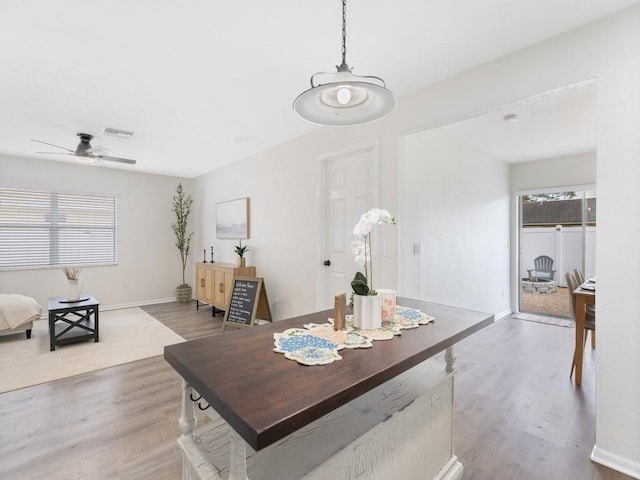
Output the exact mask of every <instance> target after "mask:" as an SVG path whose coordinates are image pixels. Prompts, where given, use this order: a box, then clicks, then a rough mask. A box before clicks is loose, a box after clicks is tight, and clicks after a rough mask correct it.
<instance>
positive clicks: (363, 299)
mask: <svg viewBox="0 0 640 480" xmlns="http://www.w3.org/2000/svg"><path fill="white" fill-rule="evenodd" d="M353 326H354V327H355V328H360V329H363V330H375V329H377V328H380V327H381V326H382V307H381V299H380V295H354V296H353Z"/></svg>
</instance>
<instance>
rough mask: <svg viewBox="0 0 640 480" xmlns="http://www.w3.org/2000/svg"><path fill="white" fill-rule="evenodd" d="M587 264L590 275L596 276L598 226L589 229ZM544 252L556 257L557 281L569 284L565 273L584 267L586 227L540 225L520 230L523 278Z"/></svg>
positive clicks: (586, 244) (554, 258) (586, 249)
mask: <svg viewBox="0 0 640 480" xmlns="http://www.w3.org/2000/svg"><path fill="white" fill-rule="evenodd" d="M585 253H586V255H585V266H584V273H585V275H586V276H587V277H590V276H595V273H596V272H595V266H596V227H587V228H586V230H585ZM540 255H547V256H549V257H551V258H552V259H553V269H554V270H556V274H555V281H556V282H557V283H558V285H560V286H566V280H565V278H564V274H565V273H566V272H572V271H573V270H574V269H578V270H582V227H563V226H562V225H557V226H555V227H536V228H524V229H522V230H521V231H520V278H527V277H528V276H529V274H528V272H527V270H531V269H534V264H533V261H534V259H535V258H536V257H539V256H540Z"/></svg>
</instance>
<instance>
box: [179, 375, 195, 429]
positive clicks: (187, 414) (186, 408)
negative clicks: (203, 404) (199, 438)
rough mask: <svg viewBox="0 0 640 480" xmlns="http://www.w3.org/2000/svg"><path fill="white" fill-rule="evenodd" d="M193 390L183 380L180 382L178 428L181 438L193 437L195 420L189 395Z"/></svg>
mask: <svg viewBox="0 0 640 480" xmlns="http://www.w3.org/2000/svg"><path fill="white" fill-rule="evenodd" d="M192 393H193V388H191V385H189V384H188V383H187V382H186V381H185V380H184V379H183V380H182V407H181V410H180V420H178V426H179V427H180V432H181V433H182V435H181V436H182V437H193V431H194V430H195V429H196V425H197V422H198V421H197V420H196V416H195V414H194V413H193V400H191V394H192Z"/></svg>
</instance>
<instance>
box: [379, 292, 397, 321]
mask: <svg viewBox="0 0 640 480" xmlns="http://www.w3.org/2000/svg"><path fill="white" fill-rule="evenodd" d="M376 291H377V292H378V295H380V300H381V302H380V308H381V309H382V312H381V313H382V321H383V322H384V321H385V320H386V321H389V322H392V321H393V319H394V318H395V317H396V291H395V290H389V289H388V288H378V289H377V290H376Z"/></svg>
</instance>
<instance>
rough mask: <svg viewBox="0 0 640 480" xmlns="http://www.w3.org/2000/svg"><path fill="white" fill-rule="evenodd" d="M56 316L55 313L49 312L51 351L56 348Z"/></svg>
mask: <svg viewBox="0 0 640 480" xmlns="http://www.w3.org/2000/svg"><path fill="white" fill-rule="evenodd" d="M55 325H56V317H55V315H54V314H53V313H51V312H49V351H50V352H53V351H54V350H55V349H56V345H55V342H54V339H55V336H56V326H55Z"/></svg>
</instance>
